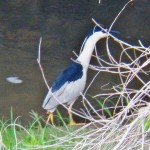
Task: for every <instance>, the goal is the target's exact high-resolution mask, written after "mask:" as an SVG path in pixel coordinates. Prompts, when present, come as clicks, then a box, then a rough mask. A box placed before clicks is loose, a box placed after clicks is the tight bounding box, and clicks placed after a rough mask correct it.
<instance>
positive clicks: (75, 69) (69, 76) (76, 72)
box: [52, 62, 83, 92]
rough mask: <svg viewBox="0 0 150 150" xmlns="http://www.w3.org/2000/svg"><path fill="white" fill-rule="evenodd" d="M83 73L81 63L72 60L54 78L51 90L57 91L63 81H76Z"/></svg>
mask: <svg viewBox="0 0 150 150" xmlns="http://www.w3.org/2000/svg"><path fill="white" fill-rule="evenodd" d="M82 75H83V68H82V65H81V64H78V63H75V62H73V63H72V64H70V65H69V66H68V67H67V68H66V69H65V70H64V71H63V72H61V73H60V75H59V76H58V77H57V78H56V79H55V81H54V82H53V84H52V92H56V91H58V90H59V89H60V88H61V87H62V86H63V85H64V84H65V83H69V82H72V81H76V80H78V79H80V78H81V77H82Z"/></svg>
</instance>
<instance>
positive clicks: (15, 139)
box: [0, 110, 77, 150]
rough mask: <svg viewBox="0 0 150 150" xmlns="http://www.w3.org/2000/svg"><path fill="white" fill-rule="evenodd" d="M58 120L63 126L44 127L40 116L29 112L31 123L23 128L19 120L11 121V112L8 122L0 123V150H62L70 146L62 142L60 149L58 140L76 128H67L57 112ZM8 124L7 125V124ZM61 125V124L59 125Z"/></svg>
mask: <svg viewBox="0 0 150 150" xmlns="http://www.w3.org/2000/svg"><path fill="white" fill-rule="evenodd" d="M57 114H58V117H59V120H61V122H63V126H59V127H56V126H54V125H50V124H48V125H46V124H45V123H42V122H43V118H42V116H38V115H37V114H36V113H35V112H33V111H32V112H31V113H30V116H31V117H32V121H31V122H30V123H29V125H27V126H26V127H23V126H22V125H21V124H20V123H18V122H19V118H17V119H15V120H13V112H12V110H11V114H10V116H11V119H10V120H6V121H4V120H1V121H0V134H1V141H0V146H1V145H3V148H2V146H1V147H0V149H10V150H13V149H17V150H18V149H41V150H42V149H44V150H45V149H48V150H50V149H53V150H63V149H64V147H65V145H63V144H66V145H71V143H70V142H71V141H68V140H66V141H63V144H62V148H61V145H60V140H59V146H57V144H58V139H59V138H61V137H65V136H66V137H67V135H68V134H69V133H71V132H73V131H75V130H76V129H77V128H76V127H69V126H67V125H66V123H65V121H64V120H63V118H62V117H61V115H60V113H59V112H58V111H57ZM8 122H9V123H8ZM61 124H62V123H61ZM65 149H66V148H65Z"/></svg>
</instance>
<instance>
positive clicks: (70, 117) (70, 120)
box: [68, 103, 77, 126]
mask: <svg viewBox="0 0 150 150" xmlns="http://www.w3.org/2000/svg"><path fill="white" fill-rule="evenodd" d="M72 105H73V103H72V104H70V106H69V108H68V114H69V125H70V126H72V125H76V124H77V123H76V122H75V121H74V120H73V117H72V112H71V109H72Z"/></svg>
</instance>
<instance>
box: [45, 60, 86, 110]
mask: <svg viewBox="0 0 150 150" xmlns="http://www.w3.org/2000/svg"><path fill="white" fill-rule="evenodd" d="M82 69H83V68H82V66H81V64H77V63H75V62H73V63H72V64H71V65H69V66H68V67H67V68H66V69H65V70H64V71H63V72H62V73H60V75H59V76H58V77H57V78H56V79H55V81H54V82H53V84H52V87H51V88H50V90H49V92H48V94H47V96H46V98H45V100H44V103H43V108H45V109H46V108H49V109H52V108H53V107H55V106H57V105H59V104H60V103H59V102H58V100H57V98H58V97H61V94H62V93H63V92H64V90H65V88H66V86H67V85H68V83H70V82H72V81H76V80H78V79H80V78H81V77H82V75H83V71H82Z"/></svg>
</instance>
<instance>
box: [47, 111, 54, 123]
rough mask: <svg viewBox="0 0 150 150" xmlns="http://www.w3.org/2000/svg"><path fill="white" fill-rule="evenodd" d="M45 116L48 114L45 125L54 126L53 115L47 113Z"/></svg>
mask: <svg viewBox="0 0 150 150" xmlns="http://www.w3.org/2000/svg"><path fill="white" fill-rule="evenodd" d="M47 114H48V118H47V121H46V124H48V123H49V122H50V123H51V124H52V125H54V116H53V113H51V112H47Z"/></svg>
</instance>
